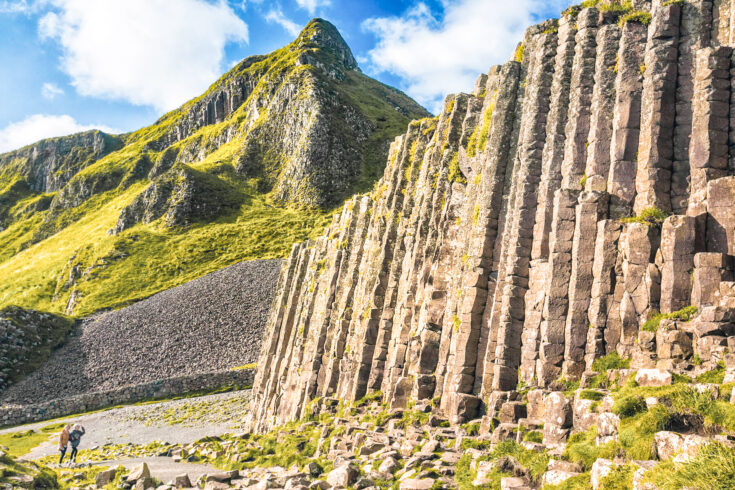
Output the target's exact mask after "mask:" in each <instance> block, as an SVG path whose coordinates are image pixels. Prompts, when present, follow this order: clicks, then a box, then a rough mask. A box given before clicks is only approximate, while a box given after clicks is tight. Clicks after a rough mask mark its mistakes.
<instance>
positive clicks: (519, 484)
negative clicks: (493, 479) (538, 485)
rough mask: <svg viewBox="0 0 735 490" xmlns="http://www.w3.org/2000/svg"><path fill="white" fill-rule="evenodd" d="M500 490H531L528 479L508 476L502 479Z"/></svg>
mask: <svg viewBox="0 0 735 490" xmlns="http://www.w3.org/2000/svg"><path fill="white" fill-rule="evenodd" d="M500 490H531V486H530V484H529V481H528V479H526V478H523V477H519V476H508V477H505V478H501V479H500Z"/></svg>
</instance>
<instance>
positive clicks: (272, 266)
mask: <svg viewBox="0 0 735 490" xmlns="http://www.w3.org/2000/svg"><path fill="white" fill-rule="evenodd" d="M280 266H281V261H280V260H256V261H250V262H241V263H239V264H235V265H233V266H230V267H227V268H225V269H222V270H220V271H217V272H213V273H211V274H208V275H206V276H204V277H201V278H199V279H196V280H194V281H191V282H188V283H186V284H184V285H182V286H179V287H177V288H173V289H169V290H168V291H163V292H161V293H158V294H156V295H154V296H151V297H150V298H148V299H146V300H143V301H140V302H138V303H135V304H133V305H131V306H128V307H126V308H123V309H121V310H117V311H111V312H107V313H104V314H102V315H98V316H95V317H90V318H87V319H85V320H83V321H82V323H81V325H80V326H79V327H77V329H76V330H75V332H74V334H73V336H72V337H71V338H70V339H69V341H68V342H67V343H66V345H65V346H64V347H62V348H61V349H59V350H58V351H56V352H55V353H54V354H53V355H52V357H51V358H50V359H49V361H48V362H47V363H46V364H44V365H43V366H42V367H41V368H40V369H38V370H37V371H36V372H34V373H32V374H31V375H29V376H28V377H26V378H25V379H23V380H22V381H21V382H19V383H18V384H16V385H14V386H11V387H10V388H8V390H6V391H5V393H2V394H0V403H5V404H26V403H38V402H42V401H47V400H52V399H56V398H63V397H67V396H71V395H78V394H81V393H87V392H94V391H104V390H109V389H114V388H118V387H120V386H123V385H132V384H139V383H145V382H149V381H154V380H157V379H164V378H168V377H172V376H180V375H184V374H197V373H207V372H213V371H220V370H226V369H229V368H232V367H234V366H239V365H242V364H247V363H252V362H255V361H256V360H257V358H258V353H259V350H260V343H261V337H262V331H263V327H264V325H265V322H266V320H267V317H268V310H269V308H270V305H271V302H272V299H273V291H274V289H275V287H276V282H277V281H278V273H279V270H280Z"/></svg>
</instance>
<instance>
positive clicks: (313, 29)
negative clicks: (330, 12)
mask: <svg viewBox="0 0 735 490" xmlns="http://www.w3.org/2000/svg"><path fill="white" fill-rule="evenodd" d="M295 44H296V45H297V46H298V47H299V48H310V47H312V48H320V49H323V50H325V51H327V52H329V53H331V54H332V55H334V56H335V57H337V59H338V60H339V61H340V62H341V63H342V64H343V65H344V66H345V68H347V69H350V70H354V69H355V68H357V61H355V57H354V56H353V55H352V51H351V50H350V47H349V46H348V45H347V43H346V42H345V40H344V38H343V37H342V35H341V34H340V33H339V30H337V28H336V27H335V26H334V24H332V23H331V22H329V21H327V20H324V19H320V18H315V19H312V20H311V21H309V23H308V24H306V27H304V29H303V30H302V31H301V33H300V34H299V36H298V37H297V38H296V41H295Z"/></svg>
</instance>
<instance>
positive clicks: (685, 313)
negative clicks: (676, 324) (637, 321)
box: [641, 306, 698, 332]
mask: <svg viewBox="0 0 735 490" xmlns="http://www.w3.org/2000/svg"><path fill="white" fill-rule="evenodd" d="M697 313H698V309H697V307H696V306H685V307H684V308H682V309H681V310H679V311H673V312H671V313H655V314H654V315H653V316H651V317H650V318H649V319H648V320H646V322H645V323H644V324H643V326H642V327H641V330H644V331H646V332H655V331H656V330H658V326H659V324H660V323H661V320H679V321H682V322H688V321H689V320H691V319H692V318H693V317H694V316H696V315H697Z"/></svg>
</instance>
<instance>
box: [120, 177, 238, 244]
mask: <svg viewBox="0 0 735 490" xmlns="http://www.w3.org/2000/svg"><path fill="white" fill-rule="evenodd" d="M243 201H244V198H243V196H241V195H240V194H239V192H238V191H237V189H235V188H234V187H232V186H230V185H228V184H227V183H226V182H224V181H223V180H220V179H218V178H216V177H214V176H211V175H209V174H207V173H204V172H199V171H197V170H193V169H191V168H189V167H187V166H186V165H181V166H179V167H176V168H174V169H171V170H168V171H167V172H164V173H163V174H162V175H161V176H160V177H158V178H156V179H155V180H154V181H153V183H152V184H151V185H150V186H149V187H148V188H147V189H146V190H145V191H144V192H143V193H142V194H140V195H139V196H138V197H136V198H135V200H134V201H133V202H132V203H131V204H130V205H128V206H127V207H125V208H124V209H123V210H122V212H121V213H120V217H119V218H118V220H117V224H116V225H115V228H113V229H112V230H110V232H111V234H113V235H116V234H118V233H120V232H122V231H123V230H125V229H127V228H129V227H131V226H132V225H134V224H136V223H151V222H153V221H155V220H157V219H159V218H163V223H164V224H165V225H166V226H168V227H172V228H173V227H181V226H187V225H190V224H192V223H193V222H196V221H207V220H211V219H213V218H215V217H217V216H221V215H224V214H226V213H228V212H229V213H232V212H234V211H236V210H237V209H238V208H239V206H240V205H241V204H242V203H243Z"/></svg>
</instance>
